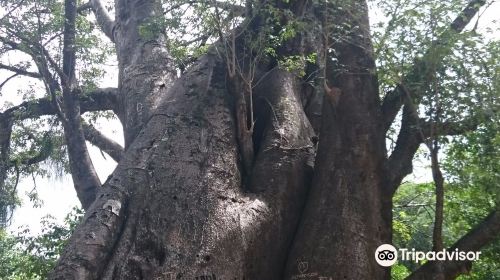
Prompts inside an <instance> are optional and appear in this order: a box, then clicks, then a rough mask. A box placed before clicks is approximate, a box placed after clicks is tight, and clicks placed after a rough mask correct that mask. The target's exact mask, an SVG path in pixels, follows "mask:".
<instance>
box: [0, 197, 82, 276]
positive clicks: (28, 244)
mask: <svg viewBox="0 0 500 280" xmlns="http://www.w3.org/2000/svg"><path fill="white" fill-rule="evenodd" d="M82 217H83V212H82V210H81V209H78V208H76V207H75V208H73V210H72V211H71V212H70V213H69V214H68V215H67V216H66V218H65V219H64V224H62V225H60V224H57V223H56V222H55V221H54V219H53V218H52V217H50V216H48V217H45V218H44V219H43V220H42V221H41V224H42V232H41V234H39V235H37V236H32V235H30V231H29V229H25V230H23V231H21V232H20V233H19V234H18V235H17V236H13V235H10V234H8V233H7V232H6V231H5V230H0V279H5V280H28V279H46V277H47V274H48V272H49V271H50V270H51V269H52V268H53V267H54V265H55V263H56V261H57V258H58V257H59V254H60V253H61V251H62V249H63V247H64V245H65V244H66V242H67V240H68V238H69V237H70V236H71V233H72V232H73V231H74V229H75V227H76V225H77V224H78V223H79V222H80V220H81V219H82Z"/></svg>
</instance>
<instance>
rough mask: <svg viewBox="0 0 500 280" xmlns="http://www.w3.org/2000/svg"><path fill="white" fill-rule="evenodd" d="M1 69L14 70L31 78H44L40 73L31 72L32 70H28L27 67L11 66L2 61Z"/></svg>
mask: <svg viewBox="0 0 500 280" xmlns="http://www.w3.org/2000/svg"><path fill="white" fill-rule="evenodd" d="M0 69H5V70H8V71H11V72H14V73H16V74H19V75H23V76H27V77H31V78H35V79H40V78H42V75H40V73H36V72H30V71H28V70H26V69H22V68H18V67H15V66H11V65H6V64H3V63H0Z"/></svg>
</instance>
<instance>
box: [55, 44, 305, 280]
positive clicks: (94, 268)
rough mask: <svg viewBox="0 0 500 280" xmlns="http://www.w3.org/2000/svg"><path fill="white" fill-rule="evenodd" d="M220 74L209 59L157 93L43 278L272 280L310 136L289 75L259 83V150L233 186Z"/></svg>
mask: <svg viewBox="0 0 500 280" xmlns="http://www.w3.org/2000/svg"><path fill="white" fill-rule="evenodd" d="M225 76H226V73H225V68H224V63H222V60H221V58H220V57H218V56H217V54H215V53H213V54H209V55H206V56H205V57H203V58H202V59H200V61H199V62H198V63H197V66H196V67H194V68H192V69H190V70H189V71H188V72H187V73H186V75H185V76H184V78H182V79H180V80H178V81H177V82H176V84H175V85H174V86H173V88H172V89H171V90H170V91H169V92H168V94H166V95H164V96H163V100H162V102H161V105H160V106H159V107H158V108H157V110H156V111H155V113H153V114H152V116H151V117H150V119H149V121H148V122H147V125H146V127H145V129H144V130H143V131H142V132H141V133H140V134H139V136H138V138H137V139H136V140H135V141H134V144H133V145H132V146H131V147H130V148H129V150H128V151H127V153H126V156H125V157H124V159H123V160H122V161H121V162H120V164H119V165H118V167H117V170H116V171H115V172H114V173H113V175H112V176H111V177H110V178H108V180H107V182H106V183H105V184H104V186H103V188H101V191H100V193H99V195H98V198H97V200H96V202H95V203H94V205H93V206H92V207H91V209H89V211H88V213H87V214H86V216H85V220H84V221H83V223H82V225H81V226H80V227H79V229H77V231H76V233H75V234H74V236H73V237H72V239H71V241H70V244H69V246H68V248H67V250H66V251H65V254H64V255H63V256H62V257H61V259H60V262H59V264H58V266H57V268H56V270H55V271H54V273H53V274H52V275H51V279H158V278H159V279H169V277H173V279H177V278H182V279H193V278H196V277H199V279H201V277H202V276H212V275H215V277H217V279H234V278H236V279H243V278H248V279H279V278H280V276H281V273H282V269H283V267H284V265H285V261H286V257H287V252H288V248H289V246H290V243H291V240H292V238H293V232H294V231H295V228H296V226H297V223H298V220H299V216H300V213H301V210H302V207H303V203H304V201H305V194H306V192H307V186H308V182H309V180H310V175H311V171H312V167H311V164H312V156H313V145H312V143H311V140H310V138H311V137H312V135H313V134H312V128H311V126H310V124H309V122H308V121H307V118H306V117H305V114H304V113H303V110H302V106H301V104H300V102H299V96H298V94H299V92H298V88H300V87H299V85H298V84H297V81H296V78H295V77H294V76H293V75H292V74H289V73H285V72H281V71H276V73H271V74H270V75H268V78H266V81H265V82H263V83H262V87H261V89H259V91H260V92H262V96H263V98H266V99H267V102H266V103H267V104H268V106H269V110H268V112H269V113H268V114H264V116H266V117H267V119H268V121H266V122H265V128H264V133H263V136H262V144H261V146H260V151H262V152H261V153H259V154H258V156H257V159H256V161H257V162H258V164H257V165H256V166H258V168H256V170H254V174H255V175H254V177H252V179H251V183H250V185H249V186H248V187H245V188H243V187H242V184H241V175H240V170H241V168H242V166H241V164H240V160H239V156H238V149H237V145H236V136H235V133H236V128H235V123H234V116H233V114H232V110H231V108H232V106H231V105H230V103H231V102H232V101H231V100H230V99H229V97H230V95H229V94H228V92H227V89H226V84H225ZM271 112H272V113H271ZM89 230H90V232H91V234H89ZM228 260H231V261H230V262H228Z"/></svg>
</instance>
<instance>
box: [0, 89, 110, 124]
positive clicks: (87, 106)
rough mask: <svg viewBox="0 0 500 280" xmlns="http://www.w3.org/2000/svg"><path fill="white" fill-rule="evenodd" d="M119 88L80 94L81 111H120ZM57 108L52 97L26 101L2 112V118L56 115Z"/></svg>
mask: <svg viewBox="0 0 500 280" xmlns="http://www.w3.org/2000/svg"><path fill="white" fill-rule="evenodd" d="M117 92H118V90H117V89H116V88H103V89H97V90H94V91H91V92H89V93H87V94H85V95H80V96H79V103H80V108H81V113H82V114H83V113H85V112H95V111H107V110H113V111H114V112H115V113H118V95H117ZM56 114H57V110H56V108H55V106H54V104H53V102H52V101H51V99H50V98H48V97H44V98H40V99H35V100H30V101H24V102H23V103H21V104H19V105H17V106H14V107H11V108H9V109H7V110H5V111H4V112H0V120H6V119H11V120H25V119H35V118H39V117H41V116H46V115H56Z"/></svg>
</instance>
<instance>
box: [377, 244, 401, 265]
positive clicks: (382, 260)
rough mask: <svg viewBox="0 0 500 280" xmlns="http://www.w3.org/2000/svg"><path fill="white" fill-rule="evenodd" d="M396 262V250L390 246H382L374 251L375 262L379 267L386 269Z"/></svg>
mask: <svg viewBox="0 0 500 280" xmlns="http://www.w3.org/2000/svg"><path fill="white" fill-rule="evenodd" d="M397 260H398V250H396V248H394V246H392V245H391V244H382V245H380V246H378V248H377V250H376V251H375V261H377V263H378V264H379V265H381V266H384V267H387V266H391V265H393V264H395V263H396V261H397Z"/></svg>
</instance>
